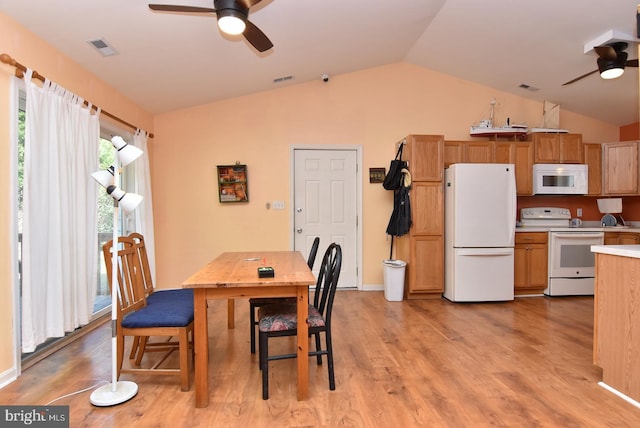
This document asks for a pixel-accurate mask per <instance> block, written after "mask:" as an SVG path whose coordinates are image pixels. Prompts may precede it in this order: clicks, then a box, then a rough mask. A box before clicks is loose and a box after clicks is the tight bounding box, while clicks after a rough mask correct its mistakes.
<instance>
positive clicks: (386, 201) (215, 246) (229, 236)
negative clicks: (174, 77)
mask: <svg viewBox="0 0 640 428" xmlns="http://www.w3.org/2000/svg"><path fill="white" fill-rule="evenodd" d="M0 53H8V54H9V55H11V56H12V57H14V58H15V59H16V60H18V61H20V62H21V63H23V64H25V65H27V66H28V67H31V68H33V69H36V70H38V71H39V72H41V73H42V74H44V75H45V76H47V77H48V78H50V79H51V80H53V81H56V82H58V83H60V84H61V85H62V86H64V87H66V88H68V89H70V90H72V91H73V92H75V93H77V94H78V95H80V96H83V97H85V98H86V99H88V100H90V101H92V102H93V103H95V104H97V105H99V106H100V107H102V108H104V109H106V110H107V111H109V112H111V113H113V114H116V115H117V116H119V117H121V118H123V119H125V120H127V121H128V122H130V123H134V124H136V125H139V126H141V127H143V128H145V129H147V130H150V131H153V132H154V133H155V135H156V138H155V139H153V140H151V141H150V146H151V149H150V153H151V154H152V159H151V162H152V177H153V186H154V208H155V215H156V236H157V258H158V260H157V266H158V281H157V283H158V286H159V287H162V288H167V287H176V286H178V285H179V284H180V282H181V281H182V280H184V279H185V278H186V277H187V276H189V274H190V273H192V272H193V271H194V270H195V269H197V268H198V267H199V266H201V265H202V264H203V263H205V262H207V261H209V260H210V259H211V258H212V257H214V256H215V255H216V254H218V253H219V252H221V251H224V250H234V249H262V248H268V249H287V248H289V242H290V227H289V214H288V211H287V210H284V211H273V210H266V208H265V203H266V202H267V201H273V200H284V201H286V203H287V208H289V188H290V181H289V177H290V165H289V164H290V147H291V145H360V146H362V148H363V164H362V165H361V173H362V174H363V195H362V196H363V211H364V214H363V219H362V224H363V228H364V233H363V235H364V245H363V247H364V250H363V251H364V253H363V258H364V267H363V268H364V269H363V272H362V277H363V283H364V284H373V285H375V284H381V283H382V270H381V267H380V266H381V260H382V259H384V258H386V257H387V255H388V245H389V244H388V241H387V240H386V236H385V234H384V230H385V228H386V224H387V221H388V218H389V214H390V211H391V202H392V198H391V192H388V191H385V190H383V189H382V187H381V186H380V185H372V184H369V183H368V170H369V168H370V167H388V165H389V160H390V159H391V158H392V157H393V154H394V143H395V142H397V141H398V140H400V139H401V138H402V137H404V136H405V135H407V134H410V133H425V134H444V135H445V137H446V138H448V139H467V138H468V128H469V126H470V125H471V124H473V123H476V122H477V121H478V120H480V119H483V118H485V117H486V116H487V114H488V106H489V101H490V100H491V99H492V98H497V99H498V102H499V108H498V110H497V111H496V116H497V119H498V120H501V121H503V120H505V119H506V116H507V115H508V116H509V117H510V118H511V120H512V122H516V121H517V122H525V121H526V122H527V123H528V124H529V125H532V126H537V125H539V122H540V119H541V111H542V106H541V104H540V103H538V102H533V101H529V100H526V99H524V98H520V97H515V96H513V95H509V94H505V93H501V92H498V91H495V90H493V89H490V88H487V87H483V86H479V85H476V84H473V83H470V82H466V81H462V80H458V79H454V78H451V77H448V76H445V75H442V74H438V73H435V72H432V71H429V70H425V69H422V68H420V67H416V66H413V65H410V64H404V63H398V64H391V65H387V66H383V67H378V68H373V69H369V70H364V71H360V72H357V73H351V74H345V75H341V76H332V78H331V80H330V82H329V83H326V84H325V83H323V82H322V81H320V79H318V81H315V82H311V83H305V84H298V85H295V86H290V87H286V88H280V89H276V90H272V91H268V92H263V93H259V94H255V95H251V96H247V97H241V98H236V99H231V100H226V101H222V102H218V103H213V104H209V105H205V106H199V107H194V108H190V109H185V110H180V111H175V112H171V113H167V114H162V115H157V116H155V117H152V116H151V115H149V114H148V113H146V112H144V111H143V110H142V109H140V108H139V107H138V106H136V105H135V104H134V103H132V102H131V101H130V100H128V99H127V98H126V97H125V96H123V95H121V94H119V93H117V92H116V91H114V90H113V88H110V87H109V86H107V85H105V84H104V83H103V82H102V81H100V80H99V79H98V78H97V77H95V76H93V75H91V74H90V73H88V72H86V71H85V70H84V69H83V68H82V67H80V66H79V65H77V64H75V63H73V62H72V61H70V60H69V59H68V58H66V57H65V56H64V55H63V54H62V53H60V52H59V51H56V50H55V49H53V48H51V47H50V46H48V45H47V44H46V43H45V42H44V41H42V40H40V39H38V38H37V37H35V36H34V35H33V34H32V33H30V32H29V31H27V30H25V29H24V28H23V27H21V26H19V25H17V24H16V23H15V22H13V21H12V20H10V19H9V18H7V17H5V16H4V15H2V14H0ZM13 71H14V70H13V68H12V67H9V66H6V65H3V64H0V159H1V162H2V164H1V165H0V166H1V167H2V171H5V172H6V171H9V165H10V159H9V152H10V147H11V146H10V141H9V133H8V132H9V131H8V128H9V127H8V124H9V117H10V115H9V113H10V106H9V103H8V101H7V100H8V92H9V87H10V85H9V82H10V80H11V79H10V77H11V75H12V74H13ZM203 90H204V89H203ZM560 122H561V126H562V127H563V128H568V129H571V130H572V131H574V132H581V133H583V135H584V140H585V141H590V142H602V141H614V140H616V139H617V137H618V132H619V130H618V128H617V127H615V126H612V125H609V124H606V123H603V122H599V121H594V120H590V119H587V118H585V117H582V116H579V115H575V114H572V113H570V112H565V111H562V112H561V117H560ZM236 161H240V162H242V163H246V164H247V165H248V175H249V192H250V202H249V203H248V204H227V205H222V204H220V203H218V199H217V193H216V192H217V187H216V182H215V166H216V165H218V164H227V163H235V162H236ZM7 175H8V174H6V173H5V174H3V175H2V176H1V177H0V194H4V195H9V194H10V187H9V177H8V176H7ZM9 208H10V207H9V204H3V205H2V208H0V375H2V374H3V373H5V372H6V371H8V370H10V369H11V366H12V364H13V355H14V354H15V350H14V349H13V348H12V346H13V338H12V337H11V334H12V331H13V326H11V321H12V319H13V314H12V306H11V292H12V291H11V289H12V284H11V278H12V275H13V272H12V269H13V267H12V266H10V263H9V258H10V249H11V236H10V235H11V234H10V230H11V228H10V223H9V222H10V219H9V218H10V215H9V214H10V212H9Z"/></svg>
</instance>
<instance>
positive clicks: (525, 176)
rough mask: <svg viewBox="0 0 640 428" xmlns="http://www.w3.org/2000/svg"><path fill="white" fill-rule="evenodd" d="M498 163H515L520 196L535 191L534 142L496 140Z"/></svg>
mask: <svg viewBox="0 0 640 428" xmlns="http://www.w3.org/2000/svg"><path fill="white" fill-rule="evenodd" d="M495 144H496V150H495V161H496V163H512V164H514V165H515V169H516V171H515V174H516V191H517V193H518V195H519V196H529V195H531V194H532V193H533V143H531V142H530V141H517V142H506V141H496V143H495Z"/></svg>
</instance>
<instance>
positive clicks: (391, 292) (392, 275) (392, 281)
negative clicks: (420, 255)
mask: <svg viewBox="0 0 640 428" xmlns="http://www.w3.org/2000/svg"><path fill="white" fill-rule="evenodd" d="M382 264H383V266H384V298H385V299H387V300H388V301H390V302H401V301H402V298H403V295H404V272H405V270H406V267H407V262H404V261H402V260H383V261H382Z"/></svg>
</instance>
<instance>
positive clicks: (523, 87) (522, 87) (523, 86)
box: [518, 83, 539, 92]
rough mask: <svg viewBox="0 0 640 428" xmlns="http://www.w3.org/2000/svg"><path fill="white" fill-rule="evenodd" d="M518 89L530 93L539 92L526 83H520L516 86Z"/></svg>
mask: <svg viewBox="0 0 640 428" xmlns="http://www.w3.org/2000/svg"><path fill="white" fill-rule="evenodd" d="M518 88H520V89H526V90H527V91H531V92H535V91H539V89H538V88H536V87H535V86H531V85H527V84H526V83H521V84H520V86H518Z"/></svg>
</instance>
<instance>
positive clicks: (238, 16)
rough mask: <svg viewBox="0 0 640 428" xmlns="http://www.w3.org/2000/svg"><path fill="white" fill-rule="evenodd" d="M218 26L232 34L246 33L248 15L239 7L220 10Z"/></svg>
mask: <svg viewBox="0 0 640 428" xmlns="http://www.w3.org/2000/svg"><path fill="white" fill-rule="evenodd" d="M217 15H218V28H219V29H220V31H222V32H223V33H226V34H230V35H232V36H237V35H238V34H242V33H244V30H245V28H247V23H246V22H245V21H246V20H247V15H246V14H243V13H242V11H240V10H237V9H223V10H218V12H217Z"/></svg>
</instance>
